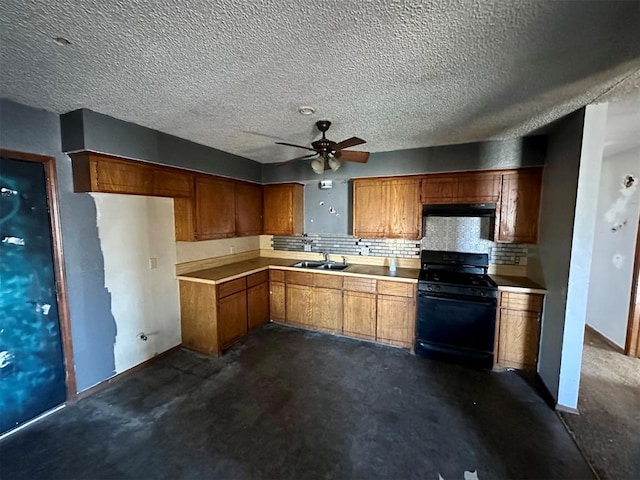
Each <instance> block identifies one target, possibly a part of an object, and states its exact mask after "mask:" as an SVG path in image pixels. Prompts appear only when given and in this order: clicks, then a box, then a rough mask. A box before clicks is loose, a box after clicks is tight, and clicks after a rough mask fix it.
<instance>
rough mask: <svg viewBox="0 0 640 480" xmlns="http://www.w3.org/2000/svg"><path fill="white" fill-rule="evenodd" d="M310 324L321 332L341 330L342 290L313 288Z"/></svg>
mask: <svg viewBox="0 0 640 480" xmlns="http://www.w3.org/2000/svg"><path fill="white" fill-rule="evenodd" d="M310 326H311V327H312V328H313V329H315V330H321V331H323V332H331V333H338V332H342V290H336V289H333V288H318V287H316V288H315V289H314V290H313V308H312V321H311V324H310Z"/></svg>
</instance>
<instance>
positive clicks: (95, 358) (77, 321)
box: [0, 100, 116, 391]
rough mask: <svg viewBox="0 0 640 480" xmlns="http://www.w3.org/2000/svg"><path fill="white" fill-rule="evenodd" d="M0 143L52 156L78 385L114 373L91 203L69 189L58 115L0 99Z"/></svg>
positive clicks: (110, 318) (111, 335) (112, 326)
mask: <svg viewBox="0 0 640 480" xmlns="http://www.w3.org/2000/svg"><path fill="white" fill-rule="evenodd" d="M0 146H2V148H6V149H10V150H16V151H21V152H27V153H38V154H42V155H48V156H52V157H55V159H56V169H57V180H58V193H59V198H60V216H61V223H62V244H63V249H64V258H65V268H66V274H67V287H68V296H69V309H70V312H71V330H72V338H73V349H74V355H75V368H76V377H77V383H78V391H82V390H84V389H86V388H88V387H90V386H92V385H95V384H96V383H99V382H101V381H102V380H104V379H106V378H109V377H111V376H113V375H114V373H115V364H114V355H113V345H114V342H115V335H116V325H115V321H114V319H113V316H112V315H111V296H110V294H109V292H108V291H107V289H106V288H105V286H104V262H103V258H102V251H101V249H100V241H99V240H98V229H97V226H96V209H95V204H94V202H93V199H92V198H91V196H89V195H88V194H76V193H73V183H72V177H71V162H70V160H69V158H68V157H67V156H66V155H65V154H64V153H62V149H61V144H60V121H59V117H58V115H55V114H53V113H50V112H46V111H44V110H36V109H33V108H31V107H27V106H24V105H20V104H17V103H14V102H10V101H6V100H0Z"/></svg>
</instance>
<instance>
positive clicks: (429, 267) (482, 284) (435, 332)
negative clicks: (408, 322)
mask: <svg viewBox="0 0 640 480" xmlns="http://www.w3.org/2000/svg"><path fill="white" fill-rule="evenodd" d="M488 267H489V256H488V255H487V254H485V253H463V252H448V251H436V250H423V251H422V252H421V269H420V277H419V279H418V302H417V321H416V345H415V350H416V353H417V354H418V355H422V356H425V357H430V358H437V359H442V360H450V361H454V362H457V363H463V364H466V365H470V366H476V367H481V368H492V366H493V346H494V338H495V320H496V308H497V298H498V289H497V286H496V284H495V282H494V281H493V280H492V279H491V277H489V275H487V269H488Z"/></svg>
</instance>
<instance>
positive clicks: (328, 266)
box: [318, 263, 349, 270]
mask: <svg viewBox="0 0 640 480" xmlns="http://www.w3.org/2000/svg"><path fill="white" fill-rule="evenodd" d="M348 266H349V265H347V264H346V263H325V264H324V265H322V266H321V267H318V270H320V269H322V270H344V269H345V268H347V267H348Z"/></svg>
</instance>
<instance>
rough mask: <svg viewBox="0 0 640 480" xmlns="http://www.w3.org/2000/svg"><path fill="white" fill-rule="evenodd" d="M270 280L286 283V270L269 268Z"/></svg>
mask: <svg viewBox="0 0 640 480" xmlns="http://www.w3.org/2000/svg"><path fill="white" fill-rule="evenodd" d="M269 280H270V281H272V282H282V283H284V270H271V269H269Z"/></svg>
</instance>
